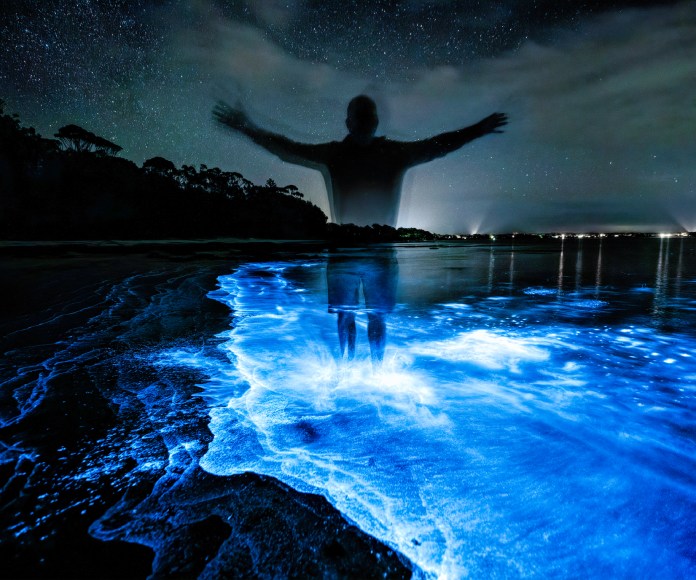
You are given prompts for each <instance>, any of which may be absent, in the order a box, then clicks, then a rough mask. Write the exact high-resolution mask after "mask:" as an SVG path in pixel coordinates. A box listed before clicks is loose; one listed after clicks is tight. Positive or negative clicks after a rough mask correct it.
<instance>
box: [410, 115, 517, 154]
mask: <svg viewBox="0 0 696 580" xmlns="http://www.w3.org/2000/svg"><path fill="white" fill-rule="evenodd" d="M504 125H507V115H506V114H505V113H493V114H492V115H489V116H488V117H486V118H485V119H482V120H481V121H479V122H478V123H476V124H475V125H471V126H469V127H464V128H463V129H459V130H457V131H449V132H447V133H440V134H439V135H435V136H434V137H430V139H424V140H423V141H414V142H412V143H408V144H407V148H408V154H409V157H410V161H411V165H417V164H418V163H425V162H426V161H430V160H432V159H436V158H438V157H442V156H444V155H447V154H448V153H451V152H452V151H456V150H457V149H459V148H460V147H462V146H463V145H466V144H467V143H469V141H473V140H474V139H478V138H479V137H483V136H484V135H488V134H489V133H502V132H503V131H501V130H500V127H503V126H504Z"/></svg>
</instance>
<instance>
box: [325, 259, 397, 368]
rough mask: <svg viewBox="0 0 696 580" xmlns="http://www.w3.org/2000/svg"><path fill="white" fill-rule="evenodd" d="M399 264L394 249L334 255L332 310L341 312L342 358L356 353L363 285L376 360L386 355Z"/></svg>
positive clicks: (330, 279)
mask: <svg viewBox="0 0 696 580" xmlns="http://www.w3.org/2000/svg"><path fill="white" fill-rule="evenodd" d="M398 276H399V264H398V262H397V261H396V256H395V252H394V250H393V249H392V248H379V249H375V250H373V251H371V252H370V253H369V254H368V255H364V254H362V255H351V254H349V253H347V252H344V253H337V254H332V255H330V257H329V262H328V266H327V270H326V278H327V281H328V286H329V312H335V313H337V314H338V342H339V346H340V349H341V357H343V356H345V355H347V356H348V360H352V358H353V356H354V355H355V335H356V329H355V313H356V311H357V310H358V308H359V304H360V297H359V291H360V285H361V284H362V289H363V295H364V296H365V308H366V309H367V338H368V341H369V343H370V354H371V356H372V362H373V363H375V364H379V363H380V362H382V358H383V357H384V347H385V344H386V336H387V325H386V321H385V318H386V315H387V314H389V313H390V312H391V311H392V310H393V309H394V306H395V305H396V286H397V283H398Z"/></svg>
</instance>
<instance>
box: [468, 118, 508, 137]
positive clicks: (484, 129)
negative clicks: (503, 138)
mask: <svg viewBox="0 0 696 580" xmlns="http://www.w3.org/2000/svg"><path fill="white" fill-rule="evenodd" d="M507 122H508V117H507V115H506V114H505V113H493V114H492V115H489V116H488V117H486V118H485V119H483V120H481V121H479V122H478V123H476V126H477V127H478V129H479V130H480V131H481V135H488V133H502V132H503V131H499V130H498V129H499V127H502V126H504V125H507Z"/></svg>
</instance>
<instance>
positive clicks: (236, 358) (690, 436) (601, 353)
mask: <svg viewBox="0 0 696 580" xmlns="http://www.w3.org/2000/svg"><path fill="white" fill-rule="evenodd" d="M695 251H696V244H694V241H693V240H691V239H678V238H677V239H669V238H667V239H647V240H640V239H634V240H630V239H629V240H615V239H611V238H605V239H591V240H587V239H586V240H577V239H567V240H565V241H561V240H558V241H554V242H544V243H541V242H540V244H538V245H534V244H529V243H527V244H525V245H520V246H514V245H512V246H511V245H502V244H499V243H498V244H491V245H490V246H488V245H451V246H433V247H429V246H423V245H421V246H402V247H390V248H380V247H374V248H363V249H359V250H350V249H347V250H342V251H341V250H335V251H331V252H329V253H328V254H322V253H315V254H306V255H295V256H285V257H284V258H283V259H282V260H278V261H262V262H246V263H243V264H242V265H241V266H239V267H238V268H236V269H234V271H232V272H231V273H229V275H223V276H221V277H220V278H219V280H218V281H219V288H218V289H217V290H215V291H213V292H211V294H210V297H211V298H213V299H215V300H217V301H220V302H222V303H224V304H226V305H228V306H229V308H230V309H231V311H232V313H233V319H232V325H231V328H230V330H229V331H228V332H226V333H225V334H224V335H223V336H222V338H223V341H222V342H221V344H220V346H219V348H220V349H221V350H222V351H223V352H224V354H225V356H224V357H210V356H204V355H202V354H201V353H200V352H199V351H197V350H191V349H185V348H184V349H175V350H170V351H167V352H165V353H163V354H162V355H161V363H160V364H164V365H175V364H176V365H181V364H183V365H189V366H193V367H198V368H200V369H203V370H204V372H205V374H206V375H207V376H208V377H209V378H208V379H207V380H206V381H205V382H204V383H203V384H202V385H201V386H202V387H203V389H204V393H203V394H204V396H205V398H206V400H207V401H208V402H209V405H210V411H209V412H210V429H211V431H212V433H213V435H214V439H213V440H212V442H211V443H210V444H209V447H208V451H207V453H206V454H205V455H204V456H203V457H202V459H201V462H200V465H201V467H203V468H204V469H205V470H207V471H208V472H211V473H214V474H217V475H232V474H239V473H243V472H247V471H250V472H255V473H259V474H265V475H270V476H273V477H275V478H278V479H279V480H281V481H283V482H285V483H286V484H288V485H290V486H292V487H293V488H295V489H297V490H300V491H303V492H312V493H317V494H321V495H323V496H325V497H326V498H327V499H328V500H329V501H330V502H331V503H332V504H333V505H334V506H335V507H336V508H337V509H339V510H340V511H341V512H342V513H343V514H344V515H345V516H346V517H347V518H349V519H350V520H352V521H353V522H355V523H356V524H357V525H358V526H359V527H360V528H361V529H363V530H364V531H366V532H368V533H369V534H372V535H373V536H375V537H376V538H378V539H380V540H382V541H384V542H386V543H388V544H389V545H391V546H392V547H394V548H395V549H397V550H399V551H400V552H402V553H403V554H405V555H406V556H408V557H409V558H410V559H411V560H412V561H413V562H414V563H415V564H416V565H417V566H418V567H419V568H420V570H421V571H422V573H423V574H424V575H425V576H426V577H438V578H460V577H463V576H466V575H471V576H473V577H517V576H522V577H527V576H537V577H552V576H555V577H558V576H561V577H585V576H589V577H645V578H648V577H651V578H655V577H687V576H693V575H694V574H696V461H695V460H694V456H695V452H696V443H695V441H694V435H695V434H696V401H695V398H694V397H695V395H696V330H695V329H696V324H694V323H696V270H695V269H694V266H696V256H695ZM336 260H339V261H342V264H343V265H344V266H343V270H342V272H343V273H344V274H346V275H345V276H343V277H342V278H339V279H334V280H333V281H331V275H329V280H328V281H327V269H328V270H329V271H331V268H332V266H331V264H332V261H333V262H335V261H336ZM384 264H390V266H389V267H388V271H387V272H386V273H385V271H379V269H380V268H387V266H385V265H384ZM375 269H376V270H377V271H375ZM391 283H393V284H394V287H395V289H396V290H395V296H393V304H391V303H390V298H389V297H388V296H387V297H386V298H385V297H384V288H385V284H387V285H388V284H391ZM332 284H333V285H334V286H335V284H339V286H341V285H342V286H341V288H342V290H343V295H345V296H350V299H349V303H347V304H336V303H333V304H332V297H331V295H330V292H329V286H331V285H332ZM375 284H376V285H375ZM356 289H357V290H356ZM356 291H358V294H357V297H358V301H359V302H358V304H357V305H356V304H355V303H354V302H353V297H354V294H355V292H356ZM332 292H333V291H332ZM380 292H381V293H382V294H380ZM387 293H388V292H387ZM366 300H367V301H368V304H367V305H366V304H365V302H366ZM329 306H331V308H329ZM329 310H331V311H329ZM338 312H345V313H348V314H349V315H350V316H353V315H354V316H355V325H356V326H355V354H354V356H353V357H352V359H350V360H349V358H350V357H349V356H348V354H347V352H344V353H341V349H340V347H339V336H338V334H339V330H338V326H337V317H338ZM375 317H377V318H379V319H381V320H382V321H383V322H384V324H385V328H386V330H384V331H383V332H381V333H380V332H378V331H374V330H369V328H368V327H369V326H370V320H374V319H375ZM375 328H376V327H375ZM378 340H382V341H383V343H384V353H383V360H382V362H381V363H380V362H379V360H378V358H379V357H375V352H374V351H375V349H376V348H378V347H377V346H376V344H375V343H376V341H378ZM346 350H347V349H346Z"/></svg>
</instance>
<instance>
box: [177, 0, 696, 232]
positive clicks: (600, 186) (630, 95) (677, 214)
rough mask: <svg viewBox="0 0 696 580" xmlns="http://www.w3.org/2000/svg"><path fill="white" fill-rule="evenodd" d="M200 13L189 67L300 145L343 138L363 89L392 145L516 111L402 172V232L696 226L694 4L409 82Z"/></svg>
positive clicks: (273, 168) (626, 15)
mask: <svg viewBox="0 0 696 580" xmlns="http://www.w3.org/2000/svg"><path fill="white" fill-rule="evenodd" d="M202 13H204V14H206V15H207V16H206V18H203V19H202V24H201V26H200V27H199V29H198V30H197V31H196V33H195V34H194V35H188V36H187V38H186V39H185V42H184V46H185V49H184V51H183V54H184V55H185V58H186V60H187V62H189V63H191V62H192V63H194V64H195V65H196V66H197V67H198V69H199V70H200V71H202V74H203V75H204V76H205V77H206V78H208V79H213V80H212V81H211V83H212V84H214V85H216V86H217V87H220V86H227V87H234V91H235V92H236V94H238V95H239V96H241V97H242V98H243V99H244V100H245V101H246V102H247V103H248V104H249V106H250V108H251V110H252V112H253V113H254V114H255V115H256V116H257V119H258V120H259V122H261V123H263V124H264V125H265V126H267V127H268V128H269V129H272V130H276V131H279V132H284V133H287V134H288V135H289V136H290V137H293V138H296V139H300V140H306V141H313V142H318V141H323V140H327V139H338V138H341V137H342V135H343V134H344V131H345V129H344V126H343V119H344V108H345V104H346V103H347V101H348V100H349V99H350V98H351V97H352V96H354V95H355V94H358V93H360V92H370V93H372V94H374V95H376V97H377V100H378V103H379V104H380V105H381V109H382V123H381V125H380V128H381V130H382V131H383V132H384V133H385V134H387V135H389V136H393V137H397V138H407V139H413V138H422V137H426V136H429V135H431V134H434V133H437V132H440V131H443V130H450V129H453V128H458V127H461V126H464V125H467V124H470V123H472V122H475V121H478V120H479V119H480V118H481V117H482V116H485V115H487V114H489V113H491V112H493V111H494V110H503V111H505V112H507V113H509V114H510V120H511V122H510V125H509V126H508V128H507V131H506V133H505V134H504V135H494V136H489V137H486V138H484V139H482V140H480V141H477V142H475V143H472V144H470V145H469V146H467V147H465V148H464V149H463V150H462V151H461V152H457V153H455V154H452V155H451V156H449V157H448V158H446V159H444V160H440V161H437V162H434V163H432V164H429V165H427V166H423V167H420V168H417V169H415V170H413V171H412V172H411V173H410V174H409V176H408V179H407V181H406V184H405V189H404V197H403V207H402V213H401V218H400V220H401V224H402V225H409V226H410V225H413V226H419V227H426V228H428V229H432V230H436V231H444V232H466V231H471V230H472V229H474V228H477V229H479V230H480V231H509V230H516V231H533V230H537V229H556V228H553V227H552V226H553V224H554V223H555V224H559V226H562V227H563V228H567V229H569V230H570V229H572V230H576V231H582V230H602V229H613V228H622V229H626V228H630V227H635V228H636V229H652V228H656V227H658V226H662V227H671V228H674V227H676V226H675V224H676V223H680V224H696V203H694V202H695V201H696V166H694V163H693V160H694V159H695V158H696V139H694V136H695V135H696V3H694V2H686V3H683V4H679V5H676V6H671V7H662V8H653V9H650V10H630V11H623V12H620V13H618V12H617V13H608V14H605V15H603V16H601V17H598V18H593V19H592V20H589V21H587V22H586V23H585V24H584V25H583V26H581V27H580V28H579V29H578V30H576V31H574V32H568V31H566V32H559V33H558V34H557V35H556V37H555V38H554V39H553V41H551V42H549V43H548V44H546V45H540V44H537V43H533V42H527V43H526V44H524V45H523V46H521V47H520V49H518V50H517V51H515V52H511V53H508V54H506V55H504V56H501V57H497V58H494V59H485V60H478V61H475V62H470V63H469V64H467V65H465V66H462V67H454V66H450V65H448V66H441V67H436V68H431V69H422V70H417V68H416V67H414V69H413V76H414V80H413V82H410V83H389V82H382V81H375V80H374V79H370V78H367V77H360V76H359V75H356V74H351V73H346V72H341V71H338V70H336V69H334V68H332V67H330V66H328V65H326V64H315V63H310V62H307V61H304V60H301V59H298V58H296V57H294V56H291V55H289V54H288V53H287V52H285V51H284V50H283V49H281V48H280V47H279V46H278V45H276V44H274V43H273V42H272V41H270V40H269V39H268V38H267V37H266V36H265V35H264V33H263V32H262V31H261V30H259V29H258V28H254V27H251V26H248V25H243V24H240V23H238V22H235V21H233V20H230V19H225V18H224V17H222V15H220V14H218V13H216V12H215V10H214V8H212V6H209V7H207V8H206V10H204V11H202ZM345 50H350V47H345ZM208 90H211V89H208ZM214 90H219V88H218V89H214ZM240 143H241V142H240ZM240 146H241V145H240ZM243 147H247V148H248V150H247V151H248V153H247V154H245V155H246V156H247V157H246V159H248V160H249V163H251V164H253V163H254V162H253V161H251V160H252V159H254V160H256V161H259V162H262V163H264V164H267V166H268V167H269V168H268V171H267V174H279V175H280V176H281V177H280V178H279V180H280V181H284V178H283V176H288V179H292V180H293V181H295V182H297V183H298V185H300V186H301V187H304V188H305V189H306V188H307V187H309V188H311V189H312V191H310V192H309V193H310V198H312V199H314V200H315V201H317V200H319V199H320V198H321V196H323V195H324V194H323V192H321V191H317V188H319V189H320V183H321V182H320V180H318V178H317V177H316V176H314V177H309V176H308V174H307V173H306V170H298V169H293V168H289V167H288V166H286V165H284V164H281V163H280V162H275V161H273V160H272V158H270V157H268V156H265V155H264V154H260V153H259V152H258V150H256V149H255V148H254V146H253V145H250V144H245V145H243ZM268 164H270V165H268ZM236 169H241V170H244V168H243V167H237V168H236ZM579 207H582V208H583V209H582V211H579V210H578V209H577V208H579Z"/></svg>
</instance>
